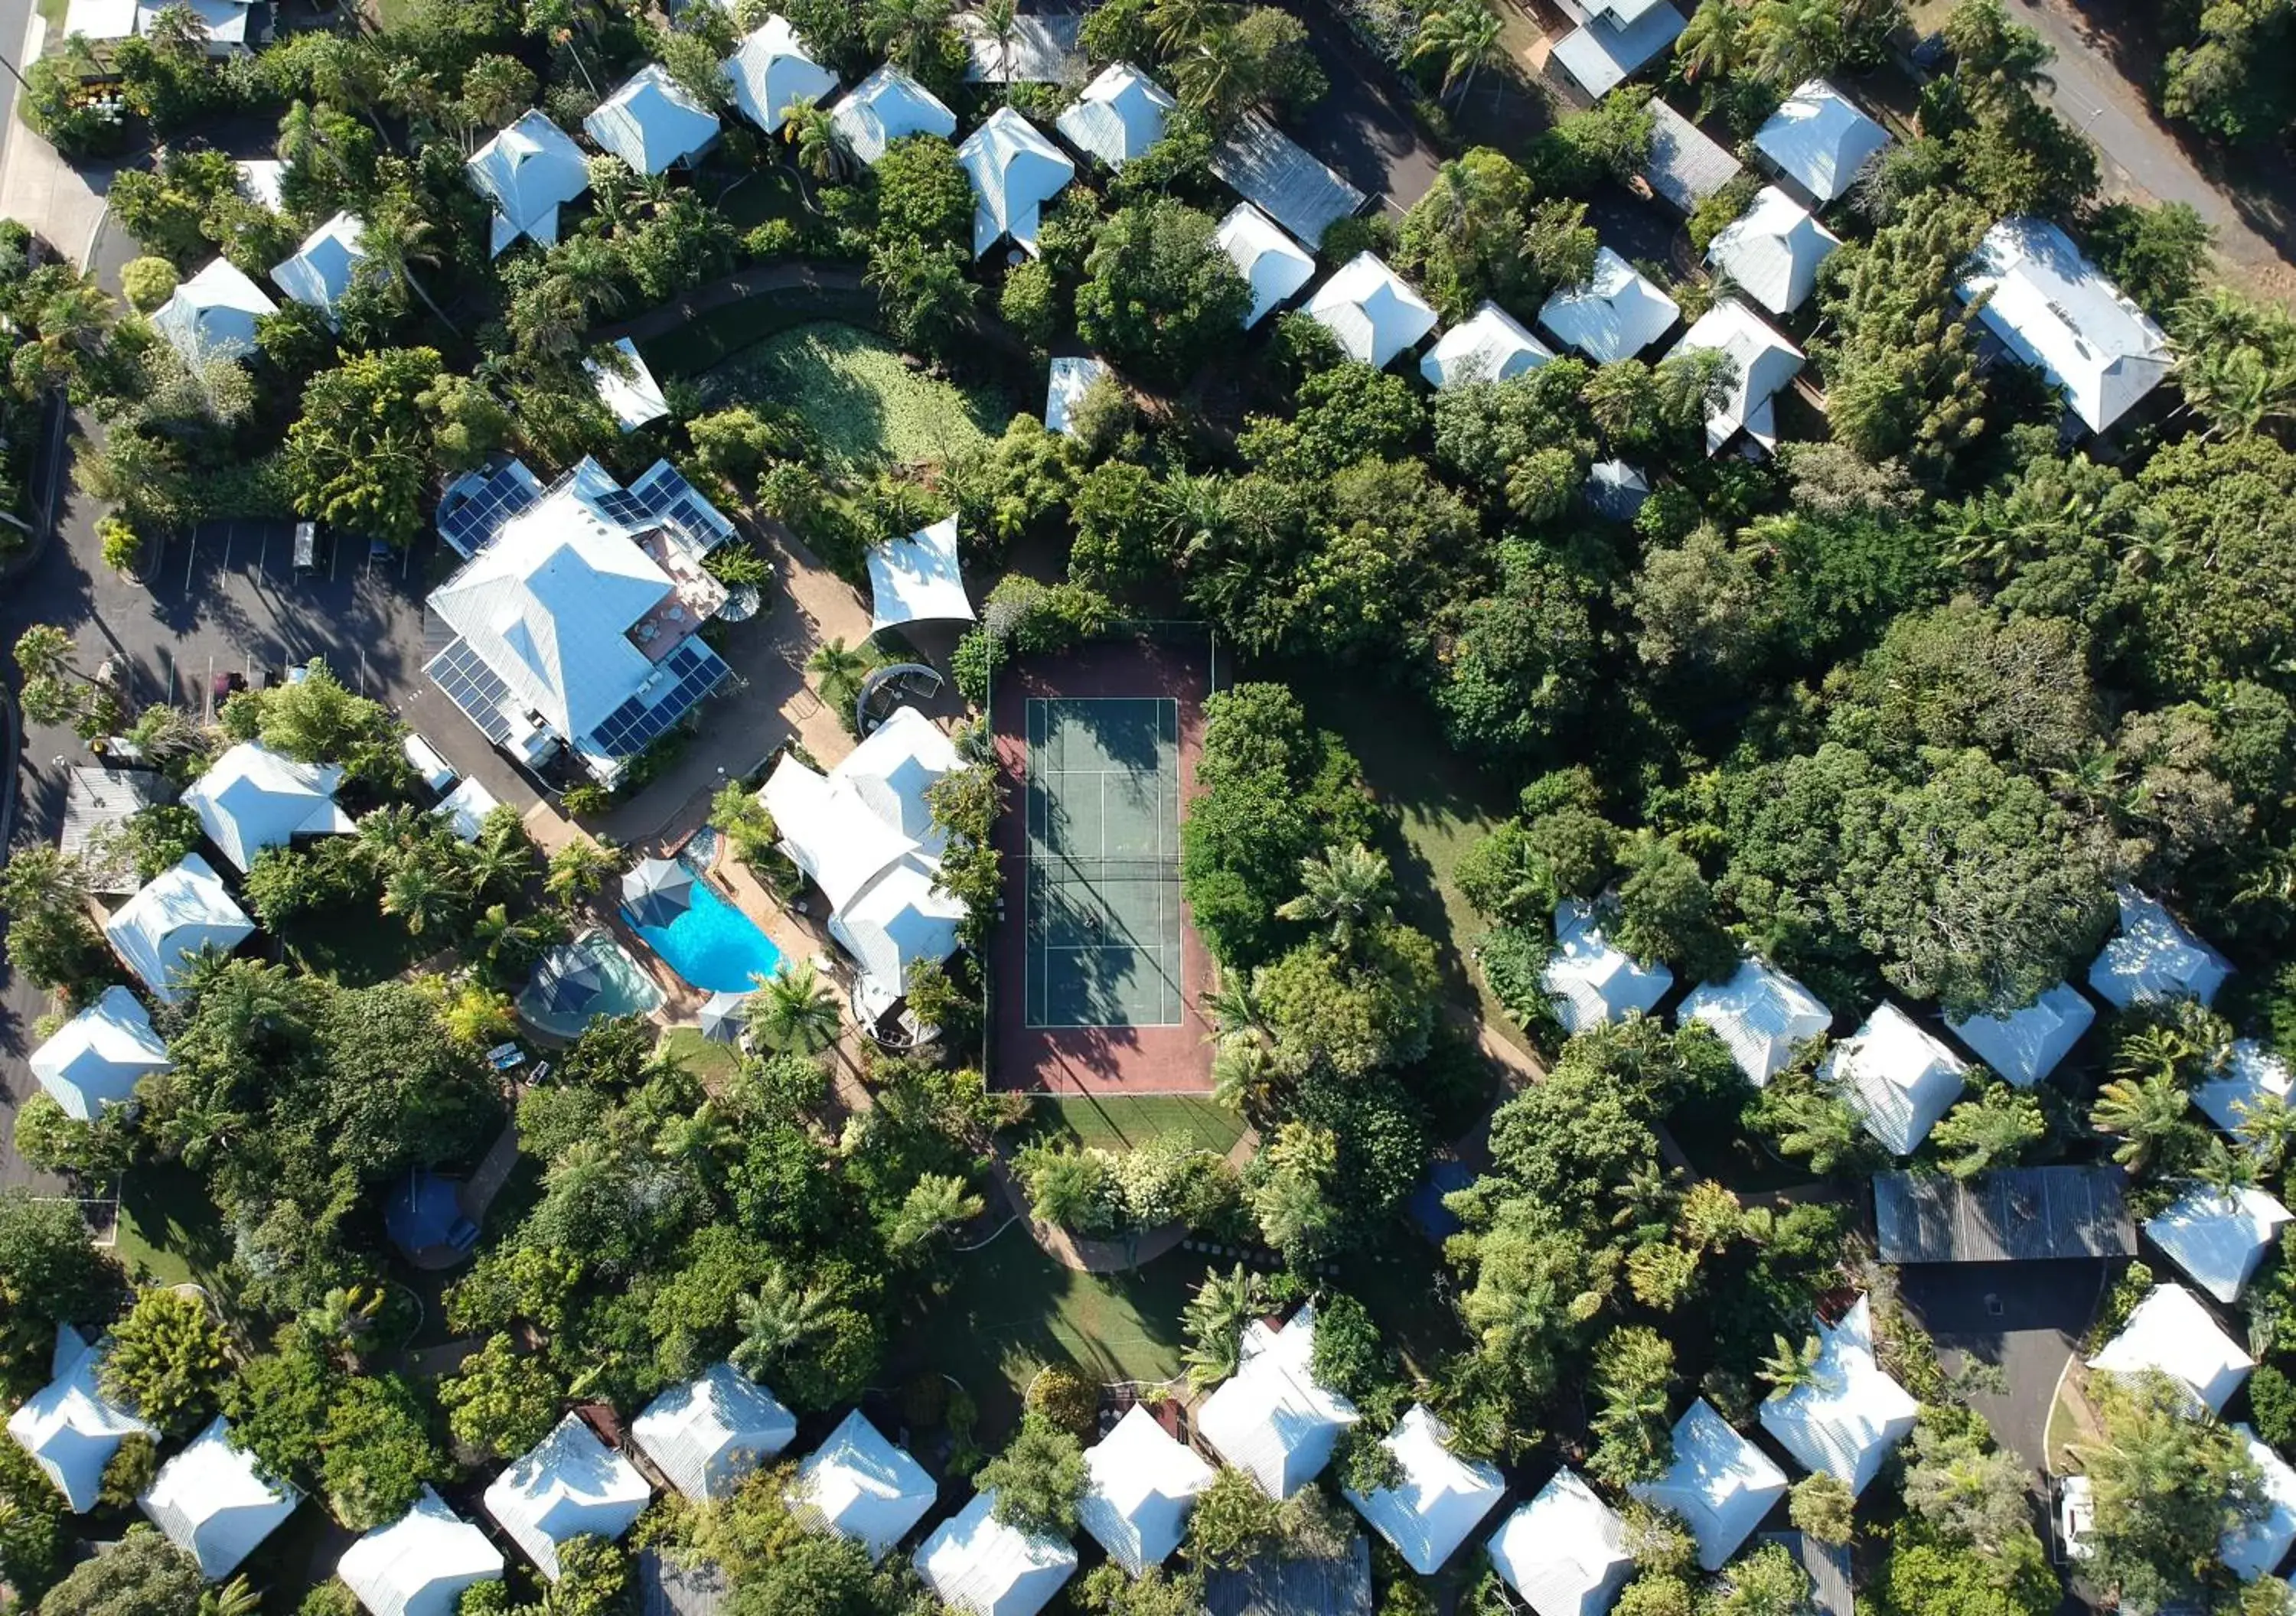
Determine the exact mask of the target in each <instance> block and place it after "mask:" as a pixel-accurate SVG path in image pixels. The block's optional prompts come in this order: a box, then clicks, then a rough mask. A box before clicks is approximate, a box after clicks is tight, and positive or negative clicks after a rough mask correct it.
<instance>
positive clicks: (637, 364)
mask: <svg viewBox="0 0 2296 1616" xmlns="http://www.w3.org/2000/svg"><path fill="white" fill-rule="evenodd" d="M614 351H615V352H616V353H618V354H619V355H621V356H622V358H623V359H624V360H625V361H627V363H628V365H629V370H628V371H627V373H625V372H623V371H618V370H615V369H613V368H612V367H611V366H608V365H603V364H601V363H598V362H597V361H596V360H594V359H585V360H584V361H583V362H582V368H583V369H584V370H585V371H588V372H589V373H590V384H591V385H592V386H593V387H594V388H597V389H598V402H599V403H601V404H604V405H605V406H606V408H607V409H609V410H611V411H612V412H613V416H614V419H615V420H618V421H619V422H620V423H621V427H622V430H623V431H625V432H635V431H636V430H637V429H638V428H640V427H643V426H644V425H645V424H646V423H647V422H648V421H654V420H660V419H661V418H662V417H663V416H665V415H667V414H668V413H669V400H668V399H667V398H665V397H663V396H662V393H661V383H660V382H658V381H656V380H654V379H653V372H652V371H650V370H648V369H647V368H646V362H645V357H644V355H642V354H640V353H639V352H638V345H637V344H636V343H635V342H632V341H631V340H630V339H628V338H627V337H624V338H622V339H619V340H618V341H617V342H616V343H615V344H614Z"/></svg>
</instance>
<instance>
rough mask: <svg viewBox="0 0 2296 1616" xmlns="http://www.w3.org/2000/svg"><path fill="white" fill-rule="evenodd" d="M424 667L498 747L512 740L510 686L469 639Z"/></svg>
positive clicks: (439, 655)
mask: <svg viewBox="0 0 2296 1616" xmlns="http://www.w3.org/2000/svg"><path fill="white" fill-rule="evenodd" d="M422 671H423V672H424V673H428V674H429V675H430V681H431V682H432V683H433V684H435V685H437V686H438V687H439V689H440V690H444V691H446V692H447V698H448V699H449V700H451V701H453V702H454V704H455V706H458V707H460V708H462V709H463V714H464V716H466V717H467V718H469V719H470V721H471V722H472V723H474V724H476V725H478V726H479V728H480V730H482V731H484V733H485V735H486V738H487V739H488V740H490V741H492V742H494V743H495V745H496V746H498V747H500V746H507V745H508V744H509V742H510V738H511V722H510V718H509V715H508V714H506V713H505V712H504V708H505V707H507V706H509V705H510V699H511V695H510V686H508V685H506V684H504V682H503V681H502V680H501V678H500V677H499V676H498V675H496V673H495V671H494V669H492V668H490V667H488V665H487V664H486V659H485V658H484V657H480V655H479V653H478V652H477V651H475V650H473V649H471V642H470V641H467V640H456V641H455V642H454V643H453V644H451V645H449V646H448V647H447V649H445V650H443V651H440V652H439V654H438V655H437V656H435V657H431V658H430V661H428V662H426V663H424V664H423V665H422Z"/></svg>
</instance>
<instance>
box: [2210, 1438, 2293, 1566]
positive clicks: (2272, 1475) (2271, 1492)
mask: <svg viewBox="0 0 2296 1616" xmlns="http://www.w3.org/2000/svg"><path fill="white" fill-rule="evenodd" d="M2233 1429H2234V1430H2235V1431H2237V1432H2240V1436H2241V1441H2244V1442H2246V1443H2247V1444H2248V1457H2249V1458H2250V1459H2251V1461H2253V1462H2254V1464H2255V1465H2256V1467H2257V1469H2258V1470H2259V1471H2260V1472H2262V1473H2263V1475H2264V1501H2265V1503H2266V1504H2267V1506H2269V1507H2268V1509H2267V1512H2266V1514H2265V1516H2264V1518H2263V1519H2262V1520H2260V1521H2251V1522H2243V1524H2242V1525H2240V1526H2239V1527H2237V1528H2235V1530H2231V1531H2228V1532H2226V1533H2225V1535H2224V1536H2223V1538H2221V1539H2219V1540H2218V1544H2217V1558H2218V1559H2219V1560H2222V1561H2223V1562H2224V1563H2226V1565H2227V1566H2230V1567H2231V1568H2232V1571H2233V1574H2234V1575H2235V1576H2237V1577H2238V1578H2239V1579H2241V1580H2242V1581H2243V1582H2253V1581H2255V1580H2256V1579H2258V1578H2259V1577H2262V1576H2266V1575H2267V1574H2269V1573H2270V1572H2271V1571H2275V1570H2276V1569H2277V1568H2278V1566H2279V1564H2280V1563H2281V1562H2282V1561H2283V1560H2285V1559H2286V1558H2288V1550H2289V1548H2290V1547H2291V1546H2292V1545H2296V1470H2291V1469H2290V1468H2289V1467H2288V1461H2287V1460H2285V1459H2284V1458H2282V1457H2280V1456H2279V1455H2278V1454H2277V1453H2275V1452H2274V1451H2273V1450H2272V1449H2271V1447H2270V1446H2269V1445H2268V1444H2267V1443H2266V1442H2265V1441H2263V1440H2262V1439H2260V1438H2259V1436H2258V1435H2257V1434H2256V1432H2254V1431H2253V1430H2252V1429H2251V1428H2250V1427H2249V1426H2246V1425H2238V1424H2236V1425H2235V1426H2234V1427H2233Z"/></svg>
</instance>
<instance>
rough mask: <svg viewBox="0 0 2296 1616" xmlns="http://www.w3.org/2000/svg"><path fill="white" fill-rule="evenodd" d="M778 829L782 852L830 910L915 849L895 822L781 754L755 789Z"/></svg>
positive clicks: (855, 796)
mask: <svg viewBox="0 0 2296 1616" xmlns="http://www.w3.org/2000/svg"><path fill="white" fill-rule="evenodd" d="M758 800H759V801H760V802H762V803H764V804H765V805H766V812H768V813H770V814H772V815H773V816H774V826H775V828H776V829H778V830H779V831H780V832H781V833H782V842H781V845H782V851H783V852H784V853H788V854H789V856H790V857H791V860H793V861H795V862H796V864H797V867H798V868H799V869H801V870H803V871H804V872H805V873H806V876H807V877H808V879H809V880H811V881H812V882H813V884H814V885H815V886H818V887H820V888H821V891H822V895H823V896H824V897H826V898H827V899H828V900H829V907H830V908H831V909H832V910H841V909H843V908H844V907H845V906H846V905H847V904H848V903H850V902H852V901H853V900H854V899H855V898H856V897H857V896H859V895H860V893H861V891H862V889H863V888H864V887H865V886H868V885H869V883H870V882H872V881H873V880H875V879H876V878H877V877H878V876H879V875H880V874H881V873H882V872H883V871H884V870H885V869H887V868H888V867H889V866H890V865H893V864H896V863H898V862H899V861H901V860H902V859H904V858H906V857H907V856H908V855H909V854H910V853H914V852H916V851H917V844H916V843H915V842H914V840H912V839H911V838H910V837H907V836H906V835H904V834H903V833H902V832H901V830H900V829H899V828H898V827H897V826H895V825H891V824H888V823H887V822H886V821H885V820H882V819H881V818H880V817H878V816H877V815H876V814H874V813H873V812H869V811H868V807H867V805H866V804H865V803H863V802H862V801H861V800H860V797H859V796H858V795H857V793H855V792H853V791H852V790H850V789H840V788H839V787H837V786H836V785H834V784H832V782H831V781H830V780H828V779H825V778H824V777H823V776H821V775H818V774H816V773H815V772H814V771H812V770H810V769H808V768H807V767H806V766H805V765H804V764H803V763H799V762H798V761H797V759H795V758H794V757H786V756H785V757H783V759H782V761H781V762H780V763H778V764H776V765H775V768H774V771H773V773H772V775H771V776H770V777H768V778H767V781H766V784H765V788H764V789H763V790H761V791H760V792H758Z"/></svg>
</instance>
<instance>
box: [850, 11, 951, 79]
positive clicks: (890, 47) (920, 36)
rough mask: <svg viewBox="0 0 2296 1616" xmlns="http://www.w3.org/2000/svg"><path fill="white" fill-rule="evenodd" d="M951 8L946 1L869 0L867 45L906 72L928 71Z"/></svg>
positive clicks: (946, 24) (946, 25) (927, 72)
mask: <svg viewBox="0 0 2296 1616" xmlns="http://www.w3.org/2000/svg"><path fill="white" fill-rule="evenodd" d="M950 9H951V7H950V4H949V0H870V5H869V14H868V18H867V21H866V25H865V26H866V30H867V34H868V39H869V48H870V49H871V50H873V51H875V52H878V53H881V55H883V56H884V57H885V58H886V60H887V61H890V62H892V63H893V65H894V66H896V67H898V68H899V69H901V70H902V71H903V72H905V73H924V74H929V73H930V72H931V69H932V66H933V57H934V53H935V44H936V40H937V38H938V36H939V34H940V32H941V31H942V30H943V29H946V28H947V27H948V15H949V12H950Z"/></svg>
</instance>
